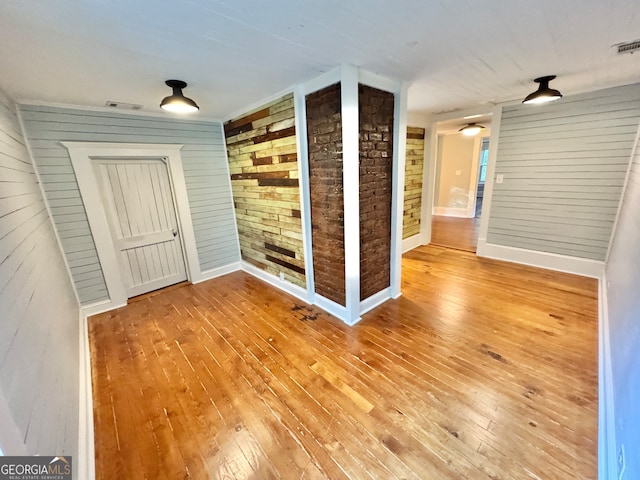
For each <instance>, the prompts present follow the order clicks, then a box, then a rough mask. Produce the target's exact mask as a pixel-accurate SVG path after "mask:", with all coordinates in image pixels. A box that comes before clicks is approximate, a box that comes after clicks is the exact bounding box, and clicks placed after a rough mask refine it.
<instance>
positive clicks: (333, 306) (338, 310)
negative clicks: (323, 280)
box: [313, 293, 360, 325]
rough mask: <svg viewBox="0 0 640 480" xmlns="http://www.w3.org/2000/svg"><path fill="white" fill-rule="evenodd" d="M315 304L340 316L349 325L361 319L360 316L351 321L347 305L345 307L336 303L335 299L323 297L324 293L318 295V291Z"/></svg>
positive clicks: (335, 315)
mask: <svg viewBox="0 0 640 480" xmlns="http://www.w3.org/2000/svg"><path fill="white" fill-rule="evenodd" d="M313 304H314V305H316V306H317V307H320V308H321V309H322V310H324V311H325V312H327V313H330V314H331V315H333V316H334V317H337V318H339V319H340V320H342V321H343V322H344V323H346V324H347V325H355V324H356V323H358V322H359V321H360V317H358V318H356V319H355V320H353V321H349V315H348V312H347V307H345V306H344V305H340V304H339V303H336V302H334V301H333V300H329V299H328V298H326V297H323V296H322V295H318V294H317V293H316V298H315V300H314V302H313Z"/></svg>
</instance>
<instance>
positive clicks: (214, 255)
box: [20, 105, 240, 305]
mask: <svg viewBox="0 0 640 480" xmlns="http://www.w3.org/2000/svg"><path fill="white" fill-rule="evenodd" d="M20 109H21V111H22V116H23V120H24V125H25V129H26V133H27V136H28V138H29V142H30V144H31V148H32V153H33V156H34V160H35V162H36V165H37V166H38V169H39V171H40V174H41V176H42V182H43V188H44V191H45V195H46V197H47V200H48V202H49V205H50V206H51V211H52V215H53V220H54V223H55V226H56V228H57V230H58V233H59V235H60V238H61V241H62V245H63V248H64V251H65V255H66V257H67V262H68V263H69V266H70V268H71V272H72V275H73V280H74V283H75V286H76V290H77V292H78V296H79V298H80V301H81V303H82V304H83V305H87V304H91V303H94V302H97V301H100V300H106V299H107V298H108V293H107V288H106V285H105V282H104V278H103V275H102V267H101V265H100V261H99V260H98V255H97V252H96V249H95V244H94V241H93V236H92V235H91V230H90V229H89V223H88V220H87V215H86V212H85V210H84V205H83V203H82V199H81V197H80V191H79V189H78V183H77V181H76V176H75V173H74V171H73V167H72V165H71V160H70V158H69V153H68V152H67V149H66V148H64V147H63V146H62V145H61V144H60V142H61V141H79V142H113V143H156V144H161V143H169V144H181V145H184V147H183V148H182V150H181V157H182V163H183V167H184V175H185V181H186V186H187V195H188V197H189V206H190V208H191V215H192V220H193V229H194V232H195V237H196V247H197V251H198V257H199V262H200V268H201V270H202V271H207V270H211V269H214V268H217V267H222V266H224V265H228V264H230V263H233V262H237V261H239V259H240V255H239V252H238V243H237V236H236V227H235V222H234V219H233V204H232V198H231V189H230V186H229V180H228V176H227V166H226V158H225V154H224V139H223V137H222V128H221V125H220V124H217V123H213V122H203V121H198V120H197V119H193V118H191V119H185V120H182V119H175V118H162V117H150V116H143V115H127V114H122V113H118V112H115V111H114V112H104V111H88V110H75V109H68V108H57V107H45V106H34V105H23V106H21V107H20Z"/></svg>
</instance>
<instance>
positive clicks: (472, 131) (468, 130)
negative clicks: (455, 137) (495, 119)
mask: <svg viewBox="0 0 640 480" xmlns="http://www.w3.org/2000/svg"><path fill="white" fill-rule="evenodd" d="M483 128H484V127H483V126H482V125H478V124H477V123H470V124H469V125H465V126H464V127H462V128H461V129H460V130H458V132H460V133H462V134H463V135H464V136H466V137H473V136H475V135H477V134H479V133H480V130H482V129H483Z"/></svg>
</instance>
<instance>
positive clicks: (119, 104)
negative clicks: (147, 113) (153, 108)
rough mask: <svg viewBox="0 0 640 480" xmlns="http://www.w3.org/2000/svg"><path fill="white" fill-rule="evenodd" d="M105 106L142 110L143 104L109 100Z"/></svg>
mask: <svg viewBox="0 0 640 480" xmlns="http://www.w3.org/2000/svg"><path fill="white" fill-rule="evenodd" d="M104 105H105V107H111V108H119V109H120V110H142V105H136V104H135V103H125V102H114V101H112V100H107V101H106V102H105V104H104Z"/></svg>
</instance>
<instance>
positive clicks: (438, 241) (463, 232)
mask: <svg viewBox="0 0 640 480" xmlns="http://www.w3.org/2000/svg"><path fill="white" fill-rule="evenodd" d="M471 121H472V122H473V123H475V124H477V125H481V126H482V128H481V129H480V132H478V133H477V134H476V135H474V136H469V135H465V134H463V132H462V131H461V130H462V127H464V126H465V125H467V124H469V123H470V122H471ZM490 124H491V115H489V114H487V115H475V116H474V117H473V120H471V119H470V117H469V118H466V117H465V118H458V119H451V120H447V121H443V122H438V123H437V124H436V132H437V135H436V142H437V147H436V149H435V153H436V158H435V175H434V185H433V194H434V195H433V210H432V212H431V213H432V216H431V243H432V244H435V245H441V246H445V247H450V248H455V249H459V250H465V251H470V252H474V253H475V252H476V249H477V243H478V236H479V233H480V219H481V216H482V202H483V199H484V183H485V178H486V172H487V164H488V158H489V157H488V153H489V135H490Z"/></svg>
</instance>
